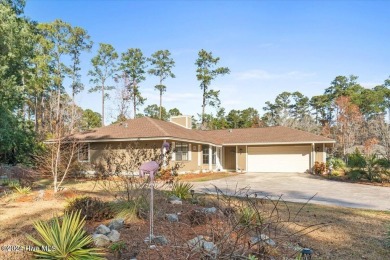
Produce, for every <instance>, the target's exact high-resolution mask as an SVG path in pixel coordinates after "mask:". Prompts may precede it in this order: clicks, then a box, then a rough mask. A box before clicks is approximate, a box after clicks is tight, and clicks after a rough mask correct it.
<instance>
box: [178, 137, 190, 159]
mask: <svg viewBox="0 0 390 260" xmlns="http://www.w3.org/2000/svg"><path fill="white" fill-rule="evenodd" d="M178 144H179V145H178ZM178 146H180V151H177V148H178ZM183 147H186V148H187V149H186V151H182V150H181V149H183ZM179 153H180V159H181V160H178V154H179ZM183 153H184V154H186V157H187V159H185V160H183ZM189 160H190V144H189V143H186V142H175V161H179V162H187V161H189Z"/></svg>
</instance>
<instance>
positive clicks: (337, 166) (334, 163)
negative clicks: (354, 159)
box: [328, 158, 346, 170]
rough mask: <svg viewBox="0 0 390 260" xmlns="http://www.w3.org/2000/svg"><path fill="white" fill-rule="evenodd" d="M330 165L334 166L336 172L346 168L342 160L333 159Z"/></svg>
mask: <svg viewBox="0 0 390 260" xmlns="http://www.w3.org/2000/svg"><path fill="white" fill-rule="evenodd" d="M328 163H329V165H332V167H333V169H334V170H338V169H343V168H345V166H346V165H345V162H344V161H343V159H341V158H331V159H330V160H329V162H328Z"/></svg>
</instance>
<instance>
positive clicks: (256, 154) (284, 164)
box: [248, 145, 311, 172]
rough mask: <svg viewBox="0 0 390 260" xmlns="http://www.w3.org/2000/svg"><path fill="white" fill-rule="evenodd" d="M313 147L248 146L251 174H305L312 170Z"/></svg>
mask: <svg viewBox="0 0 390 260" xmlns="http://www.w3.org/2000/svg"><path fill="white" fill-rule="evenodd" d="M310 153H311V145H296V146H252V147H251V146H248V171H249V172H305V171H307V170H309V169H310Z"/></svg>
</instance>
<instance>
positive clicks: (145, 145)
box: [90, 141, 162, 163]
mask: <svg viewBox="0 0 390 260" xmlns="http://www.w3.org/2000/svg"><path fill="white" fill-rule="evenodd" d="M135 145H138V147H139V148H142V149H149V150H153V149H160V148H161V145H162V141H149V142H139V143H138V144H135V143H134V142H111V143H109V142H103V143H90V158H91V159H90V161H91V163H96V162H97V161H98V160H99V158H101V157H102V156H103V154H104V151H106V150H108V149H110V148H111V149H113V150H125V149H126V147H129V146H135Z"/></svg>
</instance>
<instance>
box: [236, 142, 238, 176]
mask: <svg viewBox="0 0 390 260" xmlns="http://www.w3.org/2000/svg"><path fill="white" fill-rule="evenodd" d="M237 151H238V146H237V145H236V151H235V154H236V172H238V153H237Z"/></svg>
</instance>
